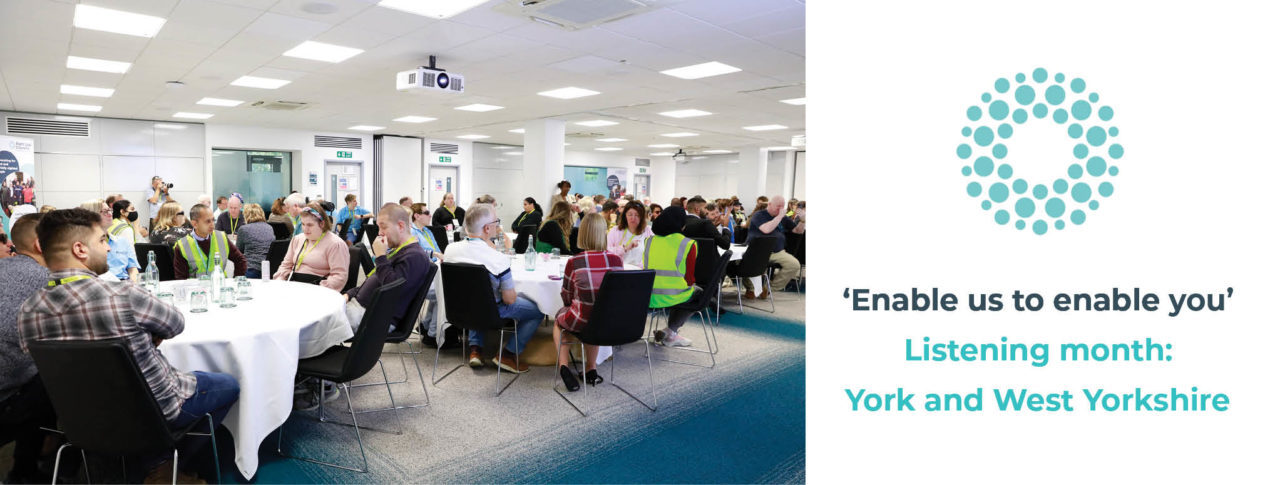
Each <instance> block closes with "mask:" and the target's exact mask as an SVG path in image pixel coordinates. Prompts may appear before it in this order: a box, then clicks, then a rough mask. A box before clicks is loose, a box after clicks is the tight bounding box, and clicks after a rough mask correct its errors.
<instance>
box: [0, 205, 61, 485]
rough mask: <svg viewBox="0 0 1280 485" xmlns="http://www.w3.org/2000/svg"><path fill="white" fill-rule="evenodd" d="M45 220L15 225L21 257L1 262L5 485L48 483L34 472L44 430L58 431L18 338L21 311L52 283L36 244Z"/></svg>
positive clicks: (0, 419) (0, 423)
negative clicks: (8, 461)
mask: <svg viewBox="0 0 1280 485" xmlns="http://www.w3.org/2000/svg"><path fill="white" fill-rule="evenodd" d="M43 215H44V214H33V215H28V216H24V217H22V218H21V219H18V220H17V221H15V222H14V223H13V227H11V228H10V233H11V234H12V236H13V244H14V249H15V250H16V251H17V254H16V255H15V256H13V257H11V258H5V259H3V260H0V274H3V275H4V282H3V283H0V308H5V309H6V311H4V312H0V446H3V445H4V444H5V443H7V442H9V441H11V440H12V441H16V442H17V443H16V444H15V445H14V447H13V468H11V469H10V470H9V476H8V477H6V478H5V479H4V483H39V482H43V483H49V482H50V481H51V478H52V477H50V476H48V475H47V474H42V473H41V472H40V471H39V469H38V468H37V466H36V463H37V461H38V460H39V459H40V455H41V447H42V445H43V444H44V439H45V436H48V433H46V432H44V431H41V430H40V427H41V426H44V427H46V428H51V429H52V428H56V426H57V423H56V421H57V420H56V418H55V416H54V412H53V404H51V403H50V402H49V396H48V395H47V394H45V392H44V383H42V382H41V381H40V378H39V377H40V376H38V375H36V363H35V361H33V360H31V356H30V355H27V354H26V353H25V352H23V351H22V346H21V343H20V340H21V336H20V335H18V312H17V309H18V307H20V306H22V302H24V301H26V300H27V298H29V297H30V296H31V295H34V294H36V293H37V292H39V291H40V289H41V288H44V287H45V285H46V284H48V283H49V270H47V269H45V267H44V257H43V256H41V254H40V245H39V244H38V243H36V224H38V223H39V222H40V218H41V217H42V216H43Z"/></svg>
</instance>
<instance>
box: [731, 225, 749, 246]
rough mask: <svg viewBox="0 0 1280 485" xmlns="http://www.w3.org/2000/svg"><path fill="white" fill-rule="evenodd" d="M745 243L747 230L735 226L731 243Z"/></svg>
mask: <svg viewBox="0 0 1280 485" xmlns="http://www.w3.org/2000/svg"><path fill="white" fill-rule="evenodd" d="M746 242H747V228H745V227H742V226H737V227H734V228H733V243H734V244H745V243H746Z"/></svg>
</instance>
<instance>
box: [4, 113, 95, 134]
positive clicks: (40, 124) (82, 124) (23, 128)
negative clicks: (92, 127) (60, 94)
mask: <svg viewBox="0 0 1280 485" xmlns="http://www.w3.org/2000/svg"><path fill="white" fill-rule="evenodd" d="M5 124H6V125H7V126H8V132H9V133H10V134H18V135H57V136H79V137H88V136H89V122H88V121H58V120H40V119H34V118H14V117H6V118H5Z"/></svg>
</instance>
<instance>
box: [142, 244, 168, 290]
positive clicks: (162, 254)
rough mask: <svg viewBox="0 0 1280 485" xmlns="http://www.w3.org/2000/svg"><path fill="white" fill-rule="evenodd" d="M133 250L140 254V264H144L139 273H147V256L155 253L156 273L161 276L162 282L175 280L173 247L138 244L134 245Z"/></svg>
mask: <svg viewBox="0 0 1280 485" xmlns="http://www.w3.org/2000/svg"><path fill="white" fill-rule="evenodd" d="M133 249H134V251H136V252H137V253H138V262H139V263H141V264H142V269H141V270H139V271H141V272H143V273H145V272H146V271H147V260H148V259H147V255H148V254H150V253H151V252H152V251H155V253H156V271H157V272H159V274H160V281H169V280H172V279H173V246H168V245H165V244H151V243H137V244H134V245H133Z"/></svg>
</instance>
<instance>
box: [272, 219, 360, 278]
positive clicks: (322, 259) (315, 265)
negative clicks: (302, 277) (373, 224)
mask: <svg viewBox="0 0 1280 485" xmlns="http://www.w3.org/2000/svg"><path fill="white" fill-rule="evenodd" d="M305 241H307V236H306V234H299V235H297V236H294V237H293V241H290V242H289V253H288V254H285V256H284V261H281V262H280V269H278V270H276V274H275V275H273V276H272V277H271V278H272V279H276V280H287V279H289V275H291V274H293V272H294V267H293V265H294V263H295V262H297V261H298V253H299V252H300V251H302V244H303V242H305ZM306 244H307V246H308V250H307V256H306V258H303V260H302V262H301V264H299V265H298V268H297V271H298V272H299V273H306V274H313V275H316V276H323V277H324V280H323V281H321V282H320V286H323V287H325V288H330V289H333V290H334V291H342V287H343V286H346V284H347V271H350V269H351V268H350V267H349V265H350V263H351V252H350V251H349V250H348V249H347V243H346V242H344V241H343V240H342V238H340V237H338V235H337V234H334V233H332V232H325V233H324V236H323V237H321V238H320V242H319V243H317V244H316V246H315V248H314V249H313V248H311V247H310V246H311V243H310V242H307V243H306Z"/></svg>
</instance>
